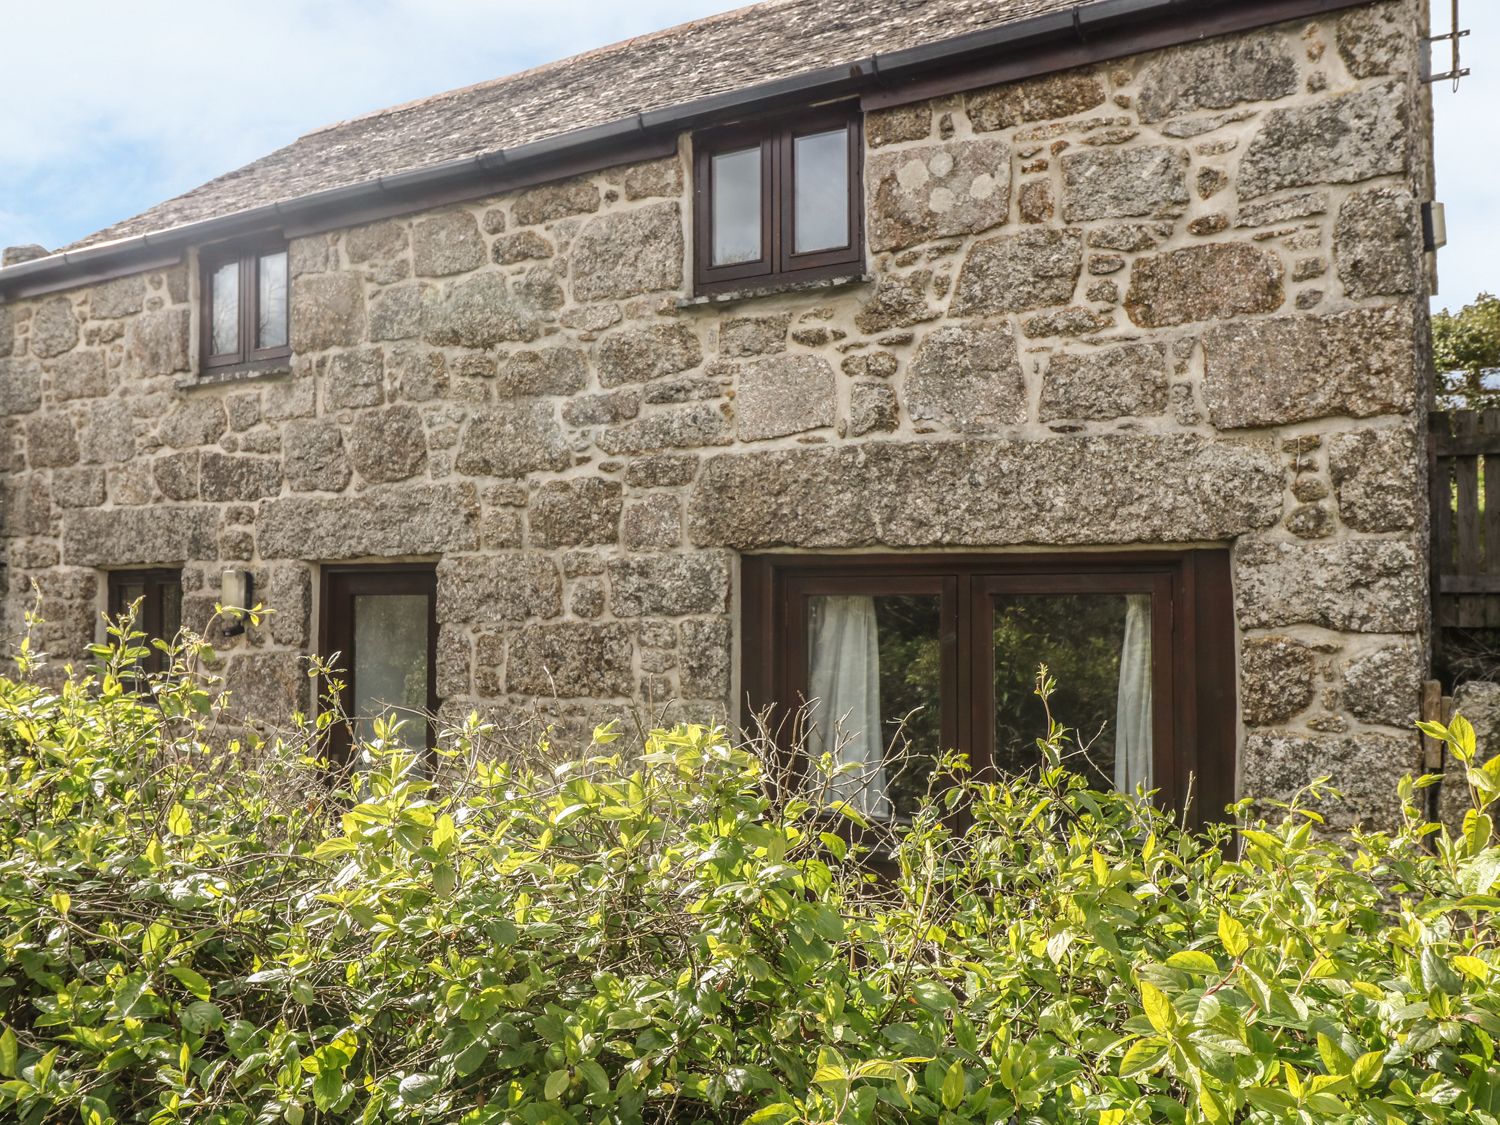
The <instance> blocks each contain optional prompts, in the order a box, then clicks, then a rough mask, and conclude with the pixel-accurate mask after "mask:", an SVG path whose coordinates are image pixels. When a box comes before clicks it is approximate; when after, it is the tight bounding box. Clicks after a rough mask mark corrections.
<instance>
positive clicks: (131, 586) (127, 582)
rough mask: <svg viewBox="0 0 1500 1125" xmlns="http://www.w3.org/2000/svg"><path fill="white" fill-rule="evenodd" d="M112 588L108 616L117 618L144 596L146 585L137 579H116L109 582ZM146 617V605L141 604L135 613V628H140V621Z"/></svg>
mask: <svg viewBox="0 0 1500 1125" xmlns="http://www.w3.org/2000/svg"><path fill="white" fill-rule="evenodd" d="M110 586H111V587H113V596H112V597H111V598H110V602H111V609H110V615H111V616H113V617H118V616H120V614H122V613H125V612H126V611H127V610H129V609H130V606H131V603H132V602H135V601H137V600H139V599H140V598H144V597H145V596H146V583H145V582H143V581H142V580H141V579H139V578H116V579H113V580H112V581H111V582H110ZM145 616H146V604H145V603H144V602H142V603H141V605H140V607H139V609H137V611H136V618H135V624H136V628H137V629H139V628H140V627H141V620H142V619H143V618H144V617H145Z"/></svg>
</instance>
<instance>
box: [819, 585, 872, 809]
mask: <svg viewBox="0 0 1500 1125" xmlns="http://www.w3.org/2000/svg"><path fill="white" fill-rule="evenodd" d="M807 624H808V634H809V649H810V651H809V661H808V665H809V666H808V677H807V678H808V702H809V703H810V704H811V707H810V712H809V719H810V722H809V729H808V739H807V743H808V747H807V748H808V751H809V752H810V753H811V754H812V755H813V757H815V758H816V757H820V756H822V755H823V754H825V753H826V754H835V755H836V756H837V757H836V759H835V760H836V761H837V762H838V763H839V764H851V763H857V767H858V768H854V769H850V770H849V771H848V772H846V773H841V774H840V775H839V776H837V777H835V778H834V779H833V782H832V793H831V796H834V797H837V798H839V799H840V800H843V801H847V802H848V803H849V804H851V805H853V806H854V807H855V808H857V809H859V811H860V812H862V813H864V814H865V815H866V816H873V817H883V816H888V815H889V802H888V801H887V800H886V796H885V764H884V753H883V749H884V748H883V746H882V742H881V734H880V638H879V634H878V625H877V623H876V619H875V599H874V598H871V597H846V596H838V597H816V598H811V599H809V602H808V623H807Z"/></svg>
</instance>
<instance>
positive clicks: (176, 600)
mask: <svg viewBox="0 0 1500 1125" xmlns="http://www.w3.org/2000/svg"><path fill="white" fill-rule="evenodd" d="M157 589H159V590H160V591H161V635H162V639H163V640H167V641H170V640H172V639H173V638H175V637H176V636H177V631H178V630H179V629H181V628H182V584H181V583H180V582H163V583H162V584H161V585H160V586H159V587H157Z"/></svg>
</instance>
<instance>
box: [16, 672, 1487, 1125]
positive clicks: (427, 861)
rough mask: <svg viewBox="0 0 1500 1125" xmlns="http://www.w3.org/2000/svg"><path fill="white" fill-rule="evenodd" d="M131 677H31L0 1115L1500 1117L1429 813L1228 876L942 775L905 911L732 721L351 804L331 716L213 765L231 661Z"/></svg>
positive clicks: (1460, 732)
mask: <svg viewBox="0 0 1500 1125" xmlns="http://www.w3.org/2000/svg"><path fill="white" fill-rule="evenodd" d="M133 655H134V654H133V652H132V649H131V648H130V647H128V646H127V647H125V648H123V649H122V650H117V651H111V650H101V652H100V657H101V665H100V667H99V668H97V669H95V670H93V671H92V672H90V673H89V674H87V675H70V676H68V677H67V678H66V679H65V680H61V681H60V686H56V687H49V686H47V685H48V683H52V682H54V681H53V680H52V679H51V678H50V677H39V676H38V675H37V674H36V672H37V669H36V667H35V662H34V661H33V659H32V658H31V656H30V655H29V653H27V652H26V651H23V652H22V653H21V658H20V664H21V671H20V673H19V675H18V676H17V677H16V678H15V679H13V680H4V681H0V765H3V772H0V833H3V837H4V847H3V853H0V951H3V956H0V1025H3V1032H0V1118H3V1119H5V1120H13V1121H19V1122H43V1121H48V1122H50V1121H59V1122H62V1121H69V1122H71V1121H82V1122H84V1123H85V1125H104V1123H107V1122H111V1121H120V1122H148V1121H149V1122H163V1123H164V1122H173V1121H192V1122H267V1123H269V1122H274V1121H285V1122H289V1123H291V1125H298V1123H299V1122H307V1123H311V1122H317V1121H340V1122H343V1121H362V1122H376V1121H390V1122H398V1121H399V1122H422V1121H441V1122H474V1123H479V1122H586V1121H599V1122H603V1121H618V1122H630V1121H667V1120H672V1121H714V1122H717V1121H750V1122H794V1121H808V1122H835V1121H838V1122H865V1121H870V1122H873V1121H881V1122H897V1121H934V1122H1047V1123H1055V1122H1089V1123H1103V1125H1119V1123H1123V1122H1148V1121H1152V1122H1157V1121H1167V1122H1174V1121H1175V1122H1187V1121H1209V1122H1228V1121H1236V1122H1271V1121H1304V1122H1308V1121H1349V1122H1355V1121H1359V1122H1364V1121H1374V1122H1408V1121H1464V1122H1493V1121H1496V1120H1497V1119H1500V1116H1497V1114H1500V1110H1497V1105H1500V1092H1497V1069H1496V1062H1495V1051H1494V1037H1495V1036H1496V1035H1497V1034H1500V997H1497V995H1496V993H1495V992H1494V990H1493V989H1492V987H1491V976H1492V974H1493V973H1494V972H1495V966H1496V964H1497V960H1500V955H1497V952H1496V949H1495V937H1496V934H1495V928H1494V925H1493V923H1492V921H1491V919H1492V917H1493V914H1492V911H1493V910H1494V909H1495V908H1497V907H1500V897H1495V894H1494V893H1493V892H1494V886H1493V884H1494V883H1495V880H1496V878H1497V876H1500V850H1497V849H1496V848H1495V847H1493V846H1491V833H1492V827H1493V826H1492V824H1491V821H1490V818H1489V815H1488V814H1487V813H1485V812H1482V811H1476V812H1475V813H1473V814H1471V817H1470V820H1469V823H1468V824H1467V826H1466V830H1465V833H1464V835H1463V836H1461V837H1450V836H1448V835H1447V834H1445V833H1444V832H1443V831H1442V830H1440V829H1438V828H1436V827H1435V826H1431V825H1423V824H1421V823H1420V820H1419V819H1418V818H1417V815H1416V812H1415V801H1414V794H1415V785H1414V784H1413V783H1407V784H1406V785H1405V787H1404V789H1403V796H1404V797H1405V798H1406V804H1407V810H1408V811H1407V819H1406V822H1405V823H1404V824H1403V825H1401V826H1400V827H1399V828H1398V829H1397V830H1396V831H1395V832H1394V834H1379V833H1370V834H1364V833H1356V834H1354V835H1353V836H1352V837H1349V838H1343V839H1332V838H1326V837H1325V835H1324V834H1323V833H1321V832H1320V831H1319V830H1318V824H1319V816H1318V813H1317V811H1316V801H1317V799H1318V798H1319V797H1320V796H1321V794H1318V793H1309V794H1307V795H1306V798H1307V799H1306V800H1302V801H1299V802H1296V803H1294V804H1292V805H1290V806H1276V807H1269V809H1268V811H1264V810H1263V813H1262V816H1261V819H1258V820H1254V821H1253V823H1252V822H1250V821H1249V820H1248V819H1247V821H1246V823H1245V825H1244V829H1243V832H1242V833H1240V835H1239V837H1238V842H1236V838H1235V837H1234V836H1233V835H1232V833H1231V831H1230V830H1229V829H1214V830H1210V831H1207V832H1204V833H1195V832H1187V831H1182V830H1180V829H1179V828H1177V827H1176V826H1174V824H1173V822H1172V821H1171V820H1170V819H1169V818H1168V817H1166V816H1164V815H1162V814H1160V813H1158V812H1156V811H1154V810H1153V809H1151V808H1150V807H1147V806H1145V805H1143V804H1142V803H1140V802H1138V801H1136V800H1134V799H1131V798H1128V797H1123V796H1116V795H1113V794H1108V793H1101V792H1096V791H1091V790H1089V789H1088V788H1086V787H1085V786H1084V784H1083V782H1082V781H1081V779H1080V778H1079V777H1077V776H1076V775H1074V774H1071V773H1069V772H1068V771H1067V770H1066V769H1065V768H1064V766H1063V765H1062V764H1061V763H1062V761H1063V759H1064V756H1065V755H1066V754H1068V753H1070V752H1071V748H1070V747H1069V745H1068V743H1067V740H1066V735H1065V732H1063V731H1062V730H1061V729H1060V728H1057V727H1054V728H1053V729H1052V730H1051V732H1050V736H1049V738H1048V739H1047V740H1046V742H1045V752H1046V755H1047V759H1048V762H1049V765H1048V767H1047V768H1046V769H1045V770H1044V771H1042V772H1041V774H1040V776H1032V777H1026V778H1017V779H1012V780H1009V781H1007V782H1006V783H1005V784H1003V785H990V784H980V783H977V782H975V781H973V780H972V779H967V778H965V777H964V776H963V773H962V765H961V763H958V762H950V763H949V764H948V769H949V770H950V771H951V772H952V774H953V776H954V780H955V783H956V787H955V788H953V789H950V790H948V791H947V792H946V794H945V796H944V798H943V800H942V801H941V802H938V803H929V804H928V805H927V806H926V807H925V808H924V810H923V812H922V813H921V815H920V816H919V817H918V818H917V820H916V822H915V823H914V824H913V825H911V827H910V830H909V832H906V833H905V834H904V835H903V837H902V838H901V839H900V841H899V842H898V843H897V844H896V845H895V850H894V854H893V866H894V870H895V874H894V875H893V876H891V877H889V878H882V877H877V876H875V875H873V874H871V866H870V863H869V862H868V857H866V858H863V859H857V858H856V857H853V856H850V855H848V854H846V853H847V849H846V846H845V837H846V835H848V833H847V832H846V831H845V828H847V827H848V826H850V823H851V821H850V818H849V814H847V813H846V814H843V815H842V816H841V815H840V814H839V813H838V811H837V810H836V809H834V810H830V809H829V808H827V807H821V808H820V807H818V805H817V803H815V802H812V801H809V800H805V799H795V798H793V799H785V800H782V799H777V798H776V797H775V796H774V795H771V794H769V793H768V786H767V784H766V777H767V771H766V770H765V769H764V768H763V766H762V764H761V761H760V760H759V757H758V755H757V754H756V753H755V752H753V748H743V747H736V746H734V745H731V744H730V742H728V741H727V740H726V738H725V736H724V735H723V733H722V732H720V731H718V730H715V729H709V728H705V727H693V726H685V727H679V728H677V729H675V730H657V731H652V732H651V733H650V734H649V736H647V737H646V739H645V741H644V746H643V747H641V748H639V750H638V751H634V752H631V753H621V754H618V755H616V754H614V753H612V751H613V750H614V749H615V748H616V746H618V745H620V744H618V743H613V742H611V739H612V737H613V736H612V733H611V732H608V731H600V732H598V735H597V737H596V744H595V745H593V746H591V747H589V748H588V752H589V753H590V754H592V756H591V757H588V758H586V759H584V760H581V761H576V762H571V763H568V764H566V765H560V766H557V767H555V768H552V767H542V766H538V765H526V764H520V763H509V764H508V763H506V762H503V761H496V760H487V756H486V753H485V751H484V744H485V742H486V738H487V733H486V731H485V730H484V728H482V727H481V726H480V725H479V724H478V723H477V722H470V723H469V724H468V725H467V726H465V727H464V728H462V729H457V730H450V731H447V732H445V734H444V736H443V739H442V742H443V747H444V748H443V751H442V757H441V758H440V759H439V761H438V766H437V768H436V769H433V768H432V767H431V766H430V764H424V763H423V762H422V761H420V760H416V759H413V758H412V757H410V756H408V755H406V754H404V753H402V752H401V751H399V750H398V749H394V748H385V747H382V746H381V745H379V744H378V743H377V744H376V745H373V746H370V747H367V748H366V750H367V755H368V758H369V763H370V764H369V767H368V768H367V769H366V770H364V771H363V772H356V773H353V774H351V775H349V776H348V777H347V778H344V779H342V780H340V779H337V778H335V777H334V776H333V775H331V774H330V773H329V772H328V771H327V770H326V768H325V767H324V766H322V765H320V764H318V763H317V762H316V761H314V760H313V759H312V758H311V757H310V756H309V755H308V754H307V753H306V751H307V748H308V747H309V746H310V745H313V742H312V741H311V740H312V739H314V737H315V735H316V730H315V728H313V727H309V726H307V725H306V724H289V729H290V733H289V734H288V735H287V736H286V737H283V738H279V739H277V740H274V741H261V740H257V739H253V738H251V739H247V740H245V741H242V742H240V743H236V744H224V745H221V746H219V747H218V748H215V745H214V742H213V740H209V739H207V738H206V737H205V735H206V733H207V731H208V730H209V727H210V725H212V724H216V723H218V722H219V719H218V718H217V710H216V708H218V707H219V706H220V703H219V702H216V701H215V699H214V697H213V695H212V692H211V690H210V687H209V686H208V685H207V684H206V683H205V681H204V680H203V678H202V677H201V676H198V675H196V674H194V673H193V672H191V670H190V669H191V667H193V666H195V665H196V663H197V662H198V661H199V659H200V658H201V657H202V655H203V653H202V651H201V649H200V647H199V646H198V645H196V644H189V645H187V646H186V647H185V648H183V649H182V650H174V652H173V657H174V664H175V665H176V671H175V673H174V674H173V675H171V676H164V677H157V678H152V679H147V680H145V681H140V682H137V681H135V680H133V679H132V677H131V676H130V675H129V674H128V668H129V663H130V660H131V659H132V657H133ZM133 685H134V686H133ZM137 688H138V689H139V690H136V689H137ZM386 733H387V734H388V733H390V732H389V731H387V732H386ZM1438 733H1439V734H1440V735H1441V736H1442V737H1445V738H1446V739H1447V740H1448V743H1449V745H1450V747H1451V748H1452V750H1453V751H1454V752H1457V753H1461V754H1463V755H1466V756H1467V755H1471V754H1472V750H1473V745H1472V730H1471V729H1470V728H1469V727H1468V725H1467V724H1466V723H1464V722H1463V721H1462V720H1455V721H1454V723H1453V726H1452V727H1451V728H1449V729H1447V730H1441V731H1439V732H1438ZM1497 770H1500V767H1496V766H1489V767H1486V768H1484V769H1483V770H1473V771H1471V773H1470V779H1471V783H1472V784H1473V786H1474V787H1475V791H1476V797H1477V803H1478V804H1479V805H1480V806H1481V807H1488V804H1489V802H1490V801H1491V800H1493V799H1494V797H1495V795H1496V793H1497V790H1500V783H1497ZM429 775H432V776H429ZM1417 784H1420V783H1417ZM961 810H966V812H965V815H966V816H967V821H965V822H963V824H960V823H959V822H958V821H956V820H954V821H953V822H952V823H950V822H949V820H950V817H951V816H952V815H953V814H956V813H958V812H959V811H961ZM1238 812H1239V814H1240V815H1241V816H1242V817H1246V818H1248V817H1249V816H1250V815H1251V814H1250V811H1249V809H1248V808H1247V807H1241V808H1240V809H1239V810H1238ZM830 816H832V817H833V820H832V821H831V820H830V819H829V818H830ZM835 821H837V822H838V823H834V822H835ZM1429 848H1430V849H1431V850H1428V849H1429Z"/></svg>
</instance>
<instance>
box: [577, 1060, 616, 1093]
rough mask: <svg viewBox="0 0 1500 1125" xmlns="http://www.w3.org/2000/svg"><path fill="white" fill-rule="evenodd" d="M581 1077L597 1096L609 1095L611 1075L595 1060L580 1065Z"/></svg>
mask: <svg viewBox="0 0 1500 1125" xmlns="http://www.w3.org/2000/svg"><path fill="white" fill-rule="evenodd" d="M578 1074H579V1076H580V1077H581V1078H582V1079H583V1080H584V1081H585V1082H587V1083H588V1086H589V1089H591V1090H593V1091H594V1093H596V1094H600V1095H603V1094H607V1093H609V1075H608V1074H606V1073H605V1072H604V1068H603V1067H602V1066H600V1065H599V1064H598V1063H597V1062H595V1061H594V1060H593V1059H584V1060H583V1061H582V1062H580V1063H579V1064H578Z"/></svg>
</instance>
